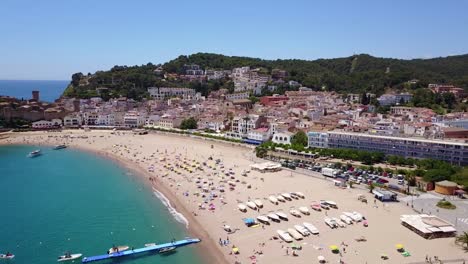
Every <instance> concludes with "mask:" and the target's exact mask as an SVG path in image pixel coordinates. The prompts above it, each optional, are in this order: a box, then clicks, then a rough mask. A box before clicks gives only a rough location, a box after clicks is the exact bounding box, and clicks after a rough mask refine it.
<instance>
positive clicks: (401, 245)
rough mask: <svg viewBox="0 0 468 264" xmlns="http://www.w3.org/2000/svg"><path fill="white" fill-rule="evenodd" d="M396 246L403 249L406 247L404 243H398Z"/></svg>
mask: <svg viewBox="0 0 468 264" xmlns="http://www.w3.org/2000/svg"><path fill="white" fill-rule="evenodd" d="M395 247H396V248H397V249H403V248H404V246H403V244H396V245H395Z"/></svg>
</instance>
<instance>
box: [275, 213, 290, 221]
mask: <svg viewBox="0 0 468 264" xmlns="http://www.w3.org/2000/svg"><path fill="white" fill-rule="evenodd" d="M275 214H276V215H277V216H278V217H279V218H280V219H281V220H285V221H288V215H287V214H285V213H283V212H276V213H275Z"/></svg>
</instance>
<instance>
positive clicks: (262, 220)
mask: <svg viewBox="0 0 468 264" xmlns="http://www.w3.org/2000/svg"><path fill="white" fill-rule="evenodd" d="M257 220H258V221H259V222H260V223H262V224H270V221H269V220H268V217H267V216H264V215H259V216H257ZM278 220H279V219H278Z"/></svg>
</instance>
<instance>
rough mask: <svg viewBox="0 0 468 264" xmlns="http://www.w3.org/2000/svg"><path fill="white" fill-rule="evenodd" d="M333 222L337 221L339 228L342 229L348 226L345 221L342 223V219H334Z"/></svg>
mask: <svg viewBox="0 0 468 264" xmlns="http://www.w3.org/2000/svg"><path fill="white" fill-rule="evenodd" d="M332 220H333V221H335V223H336V224H337V225H338V226H339V227H341V228H344V227H346V224H345V223H344V222H343V221H341V220H340V219H338V218H336V217H332Z"/></svg>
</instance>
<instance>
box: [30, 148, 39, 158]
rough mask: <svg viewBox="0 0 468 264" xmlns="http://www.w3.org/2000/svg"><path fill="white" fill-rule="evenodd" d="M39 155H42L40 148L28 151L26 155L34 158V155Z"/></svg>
mask: <svg viewBox="0 0 468 264" xmlns="http://www.w3.org/2000/svg"><path fill="white" fill-rule="evenodd" d="M40 155H42V153H41V150H40V149H37V150H34V151H31V152H29V154H28V157H30V158H35V157H38V156H40Z"/></svg>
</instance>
